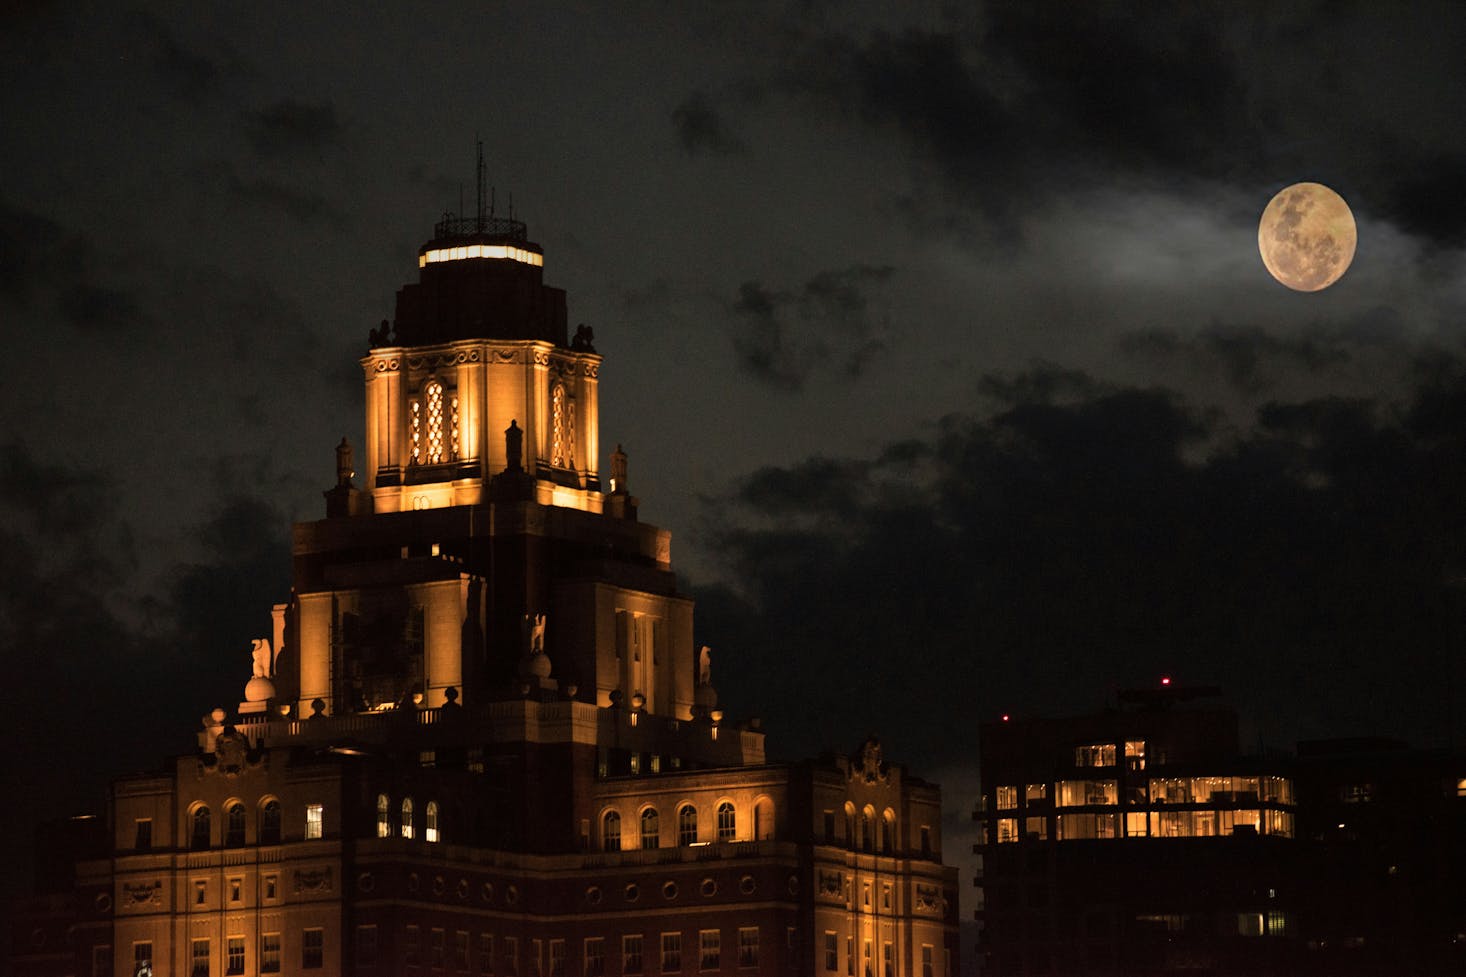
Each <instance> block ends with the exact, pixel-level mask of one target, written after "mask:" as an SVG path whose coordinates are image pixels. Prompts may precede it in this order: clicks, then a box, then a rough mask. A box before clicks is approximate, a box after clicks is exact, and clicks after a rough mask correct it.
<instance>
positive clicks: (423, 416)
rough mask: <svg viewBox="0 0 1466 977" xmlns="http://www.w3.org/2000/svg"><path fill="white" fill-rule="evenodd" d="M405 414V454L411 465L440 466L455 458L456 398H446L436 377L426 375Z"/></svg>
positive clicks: (456, 453) (456, 434)
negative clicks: (425, 379) (419, 393)
mask: <svg viewBox="0 0 1466 977" xmlns="http://www.w3.org/2000/svg"><path fill="white" fill-rule="evenodd" d="M450 401H451V404H450ZM407 414H408V420H407V425H408V432H407V435H408V439H409V444H408V454H409V457H410V458H411V460H412V463H413V464H414V465H439V464H442V463H443V462H445V461H449V460H451V459H453V458H456V457H458V398H457V397H456V396H455V397H452V398H448V397H447V396H446V395H445V392H444V390H443V384H442V383H440V382H439V381H438V380H437V378H435V377H429V378H428V381H427V382H426V383H424V384H423V388H422V397H421V398H420V399H413V400H412V401H411V402H410V403H409V404H408V407H407Z"/></svg>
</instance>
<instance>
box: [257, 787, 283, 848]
mask: <svg viewBox="0 0 1466 977" xmlns="http://www.w3.org/2000/svg"><path fill="white" fill-rule="evenodd" d="M260 844H262V845H278V844H280V802H279V801H277V800H275V799H274V798H271V799H270V800H268V801H265V806H264V807H262V808H260Z"/></svg>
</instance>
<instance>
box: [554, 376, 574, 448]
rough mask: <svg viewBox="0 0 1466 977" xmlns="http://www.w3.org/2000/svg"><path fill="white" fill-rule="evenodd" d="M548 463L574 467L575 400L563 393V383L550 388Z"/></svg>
mask: <svg viewBox="0 0 1466 977" xmlns="http://www.w3.org/2000/svg"><path fill="white" fill-rule="evenodd" d="M550 464H552V465H554V466H555V467H556V468H574V467H575V401H573V400H571V399H570V398H569V396H568V395H567V394H566V393H565V384H563V383H556V384H555V386H554V387H552V388H551V390H550Z"/></svg>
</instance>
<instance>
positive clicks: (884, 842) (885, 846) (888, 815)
mask: <svg viewBox="0 0 1466 977" xmlns="http://www.w3.org/2000/svg"><path fill="white" fill-rule="evenodd" d="M895 850H896V812H895V811H893V810H891V809H890V808H889V807H888V808H886V812H885V814H884V815H883V816H882V817H881V851H882V852H884V853H885V854H887V855H890V854H892V853H893V852H895Z"/></svg>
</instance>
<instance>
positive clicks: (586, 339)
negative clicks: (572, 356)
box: [570, 322, 596, 353]
mask: <svg viewBox="0 0 1466 977" xmlns="http://www.w3.org/2000/svg"><path fill="white" fill-rule="evenodd" d="M595 339H596V331H595V330H594V329H592V328H591V327H590V326H587V325H586V324H585V323H583V322H582V323H581V324H580V325H578V326H576V327H575V338H574V339H572V340H571V341H570V348H571V349H573V350H579V351H581V352H585V353H594V352H595V351H596V348H595V346H594V345H592V344H593V343H594V342H595Z"/></svg>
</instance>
